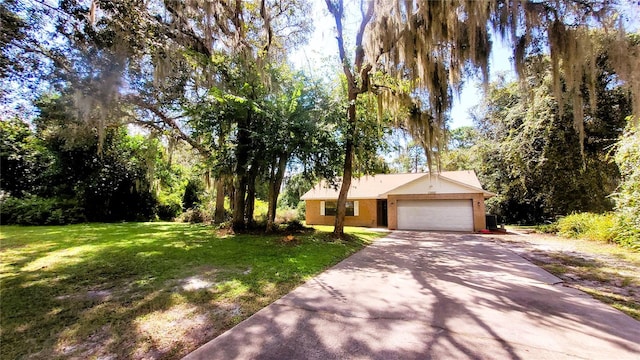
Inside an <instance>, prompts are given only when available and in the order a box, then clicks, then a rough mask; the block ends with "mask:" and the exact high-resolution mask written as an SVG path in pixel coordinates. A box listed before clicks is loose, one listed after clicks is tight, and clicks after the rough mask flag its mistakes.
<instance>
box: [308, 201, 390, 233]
mask: <svg viewBox="0 0 640 360" xmlns="http://www.w3.org/2000/svg"><path fill="white" fill-rule="evenodd" d="M327 201H335V200H327ZM349 201H358V210H359V214H358V216H346V217H345V218H344V224H345V225H347V226H367V227H375V226H376V223H377V221H378V218H377V211H378V208H377V201H376V199H363V200H360V199H349ZM305 202H306V207H307V210H306V223H307V225H333V224H334V223H335V216H323V215H320V200H305Z"/></svg>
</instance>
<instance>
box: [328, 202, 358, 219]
mask: <svg viewBox="0 0 640 360" xmlns="http://www.w3.org/2000/svg"><path fill="white" fill-rule="evenodd" d="M358 205H359V204H358V201H347V204H346V216H358V215H359V214H358V212H359V211H358V210H359V209H358ZM337 213H338V202H337V201H321V202H320V215H324V216H336V214H337Z"/></svg>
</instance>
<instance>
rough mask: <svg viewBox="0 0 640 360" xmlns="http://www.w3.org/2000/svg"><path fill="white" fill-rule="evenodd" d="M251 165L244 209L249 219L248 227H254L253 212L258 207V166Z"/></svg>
mask: <svg viewBox="0 0 640 360" xmlns="http://www.w3.org/2000/svg"><path fill="white" fill-rule="evenodd" d="M255 162H257V161H254V164H252V165H251V170H249V176H248V178H247V197H246V199H245V209H244V217H245V219H247V225H249V226H253V224H254V223H255V221H254V220H253V212H254V210H255V205H256V177H257V176H258V170H259V169H258V166H257V165H256V164H255Z"/></svg>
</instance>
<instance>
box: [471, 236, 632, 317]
mask: <svg viewBox="0 0 640 360" xmlns="http://www.w3.org/2000/svg"><path fill="white" fill-rule="evenodd" d="M482 236H483V237H485V238H487V239H488V240H490V241H494V242H496V243H499V244H501V245H503V246H505V247H508V248H509V249H510V250H512V251H514V252H515V253H517V254H518V255H520V256H522V257H523V258H525V259H527V260H529V261H531V262H532V263H534V264H536V265H538V266H540V267H542V268H543V269H545V270H547V271H549V272H550V273H552V274H554V275H556V276H557V277H559V278H560V279H562V281H563V285H564V286H569V287H573V288H576V289H579V290H581V291H584V292H586V293H588V294H590V295H591V296H593V297H594V298H596V299H598V300H600V301H602V302H604V303H607V304H610V305H612V306H613V307H615V308H617V309H619V310H621V311H623V312H625V313H627V314H628V315H630V316H632V317H634V318H636V319H638V320H640V261H637V260H636V259H637V258H639V257H638V256H637V255H636V254H632V253H631V254H630V256H625V255H624V252H625V250H621V249H620V248H619V247H617V246H616V245H612V244H605V243H597V242H595V243H594V242H588V241H585V240H573V239H565V238H561V237H556V236H552V235H547V234H538V233H533V232H528V233H519V234H517V233H516V234H514V233H510V234H507V235H495V234H494V235H482ZM628 251H629V252H631V250H628Z"/></svg>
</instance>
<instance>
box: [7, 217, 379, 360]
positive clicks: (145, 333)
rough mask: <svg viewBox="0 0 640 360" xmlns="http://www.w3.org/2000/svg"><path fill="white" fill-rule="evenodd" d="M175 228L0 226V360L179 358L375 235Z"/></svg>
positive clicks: (360, 231) (163, 225)
mask: <svg viewBox="0 0 640 360" xmlns="http://www.w3.org/2000/svg"><path fill="white" fill-rule="evenodd" d="M346 231H347V232H348V233H349V234H350V235H351V239H352V240H351V241H348V242H343V241H333V240H331V237H330V235H329V234H327V233H325V232H323V231H317V232H315V233H308V234H301V235H296V238H297V239H296V240H297V241H296V242H295V244H291V243H285V242H283V241H282V238H283V236H282V235H271V236H262V235H221V234H218V233H216V231H215V230H214V229H212V228H211V227H207V226H200V225H189V224H178V223H130V224H80V225H69V226H47V227H18V226H3V227H1V228H0V241H1V242H0V289H1V296H0V310H1V312H0V320H1V324H2V328H1V338H0V340H1V343H2V346H1V350H0V356H1V358H2V359H15V358H25V357H29V358H39V359H51V358H95V357H113V356H115V357H117V358H179V357H181V356H183V355H185V354H186V353H188V352H189V351H191V350H194V349H195V348H197V346H199V345H201V344H203V343H204V342H206V341H208V340H210V339H211V338H213V337H215V336H217V335H218V334H220V333H221V332H223V331H224V330H226V329H228V328H230V327H232V326H233V325H235V324H237V323H238V322H240V321H241V320H243V319H245V318H246V317H248V316H250V315H251V314H253V313H255V312H256V311H257V310H259V309H261V308H262V307H264V306H266V305H268V304H269V303H271V302H273V301H274V300H276V299H277V298H279V297H280V296H282V295H284V294H286V293H287V292H289V291H290V290H292V289H293V288H295V287H296V286H297V285H299V284H301V283H302V282H303V281H305V280H306V279H308V278H310V277H312V276H314V275H316V274H318V273H319V272H321V271H322V270H324V269H326V268H327V267H329V266H331V265H333V264H335V263H337V262H339V261H340V260H342V259H344V258H345V257H347V256H349V255H350V254H352V253H354V252H355V251H357V250H359V249H361V248H362V247H363V246H365V245H366V244H367V243H369V242H370V241H372V240H373V239H374V238H376V237H379V236H381V235H383V234H381V233H373V232H368V231H366V230H364V229H357V228H347V229H346Z"/></svg>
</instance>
